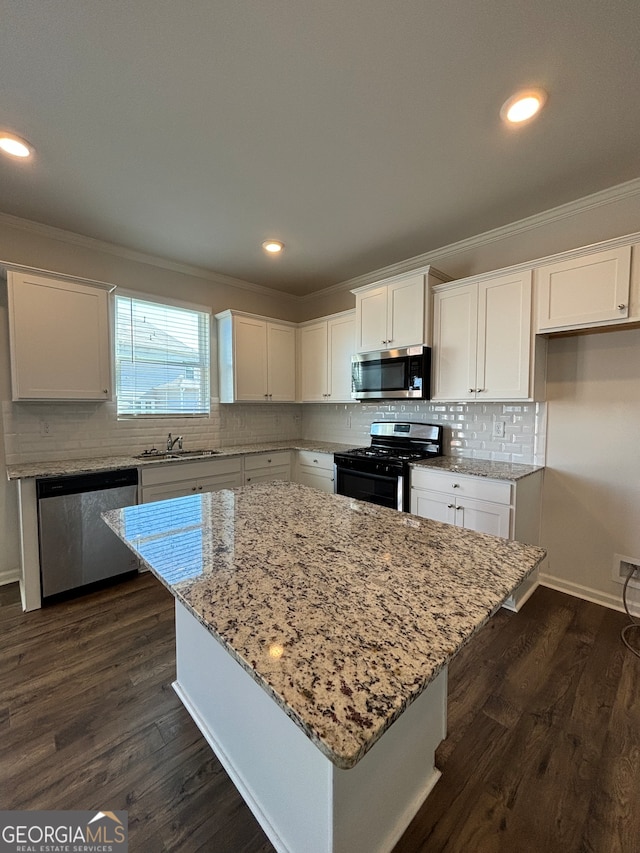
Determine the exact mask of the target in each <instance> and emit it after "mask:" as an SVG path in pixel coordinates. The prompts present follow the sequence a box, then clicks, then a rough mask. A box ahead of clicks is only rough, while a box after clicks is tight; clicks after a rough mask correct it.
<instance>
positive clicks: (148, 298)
mask: <svg viewBox="0 0 640 853" xmlns="http://www.w3.org/2000/svg"><path fill="white" fill-rule="evenodd" d="M111 295H112V299H111V311H110V326H111V338H112V344H111V348H110V349H111V369H112V375H113V387H114V402H115V404H116V418H117V420H123V421H124V420H126V421H131V420H135V419H142V420H152V419H155V420H161V419H167V418H173V419H174V420H175V418H210V417H211V404H212V383H213V379H214V367H215V365H214V352H213V350H214V336H213V309H212V307H211V306H210V305H200V304H198V303H195V302H186V301H184V300H182V299H173V298H172V297H169V296H166V297H165V296H158V295H157V294H148V293H141V292H140V291H135V290H126V289H124V288H122V289H121V288H117V289H115V290H114V291H113V293H112V294H111ZM119 296H121V297H124V298H126V299H134V300H137V301H139V302H149V303H152V304H155V305H162V306H168V307H172V308H181V309H182V310H186V311H198V312H200V313H202V314H206V315H207V319H208V322H207V330H208V335H209V381H208V389H209V393H208V396H207V400H206V402H207V411H206V412H174V413H170V412H120V411H118V399H119V396H120V395H119V390H120V388H119V382H118V370H117V356H116V349H117V338H118V336H117V326H116V322H117V310H116V299H117V298H118V297H119Z"/></svg>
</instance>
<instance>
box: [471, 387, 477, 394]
mask: <svg viewBox="0 0 640 853" xmlns="http://www.w3.org/2000/svg"><path fill="white" fill-rule="evenodd" d="M477 390H478V389H477V388H469V393H470V394H475V393H476V391H477Z"/></svg>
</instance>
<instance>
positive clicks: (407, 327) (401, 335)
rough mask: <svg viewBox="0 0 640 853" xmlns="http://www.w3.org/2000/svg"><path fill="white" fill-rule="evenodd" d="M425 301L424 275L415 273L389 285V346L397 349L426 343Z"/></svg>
mask: <svg viewBox="0 0 640 853" xmlns="http://www.w3.org/2000/svg"><path fill="white" fill-rule="evenodd" d="M424 301H425V286H424V275H414V276H411V277H410V278H405V279H402V280H401V281H398V282H394V283H393V284H390V285H389V286H388V296H387V306H388V308H387V310H388V320H387V344H388V346H389V347H392V348H393V349H396V348H397V347H410V346H415V345H417V344H423V343H424V339H425V330H424Z"/></svg>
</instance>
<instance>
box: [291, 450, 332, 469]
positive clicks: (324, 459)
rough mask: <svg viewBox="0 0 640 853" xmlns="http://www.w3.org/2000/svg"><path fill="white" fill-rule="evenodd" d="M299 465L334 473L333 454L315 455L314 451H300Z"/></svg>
mask: <svg viewBox="0 0 640 853" xmlns="http://www.w3.org/2000/svg"><path fill="white" fill-rule="evenodd" d="M298 464H299V465H304V466H306V467H308V468H318V469H322V470H324V471H331V472H333V454H332V453H314V452H313V451H312V450H299V451H298Z"/></svg>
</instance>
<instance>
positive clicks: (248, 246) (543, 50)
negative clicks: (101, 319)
mask: <svg viewBox="0 0 640 853" xmlns="http://www.w3.org/2000/svg"><path fill="white" fill-rule="evenodd" d="M0 21H1V26H0V81H1V84H0V92H1V96H0V127H1V128H4V129H9V130H13V131H14V132H17V133H19V134H21V135H23V136H25V137H26V138H27V139H28V140H29V141H30V142H31V143H32V144H33V145H34V146H35V149H36V157H35V159H34V162H33V163H31V164H26V163H18V162H16V161H10V160H8V159H7V158H4V157H3V158H1V160H2V162H0V187H1V191H0V210H1V211H2V212H4V213H8V214H12V215H14V216H19V217H23V218H25V219H29V220H34V221H36V222H42V223H46V224H48V225H53V226H56V227H58V228H64V229H67V230H70V231H73V232H76V233H79V234H84V235H87V236H90V237H95V238H98V239H101V240H106V241H109V242H112V243H117V244H120V245H123V246H127V247H130V248H132V249H137V250H140V251H143V252H147V253H151V254H154V255H158V256H161V257H164V258H168V259H171V260H174V261H179V262H184V263H188V264H193V265H197V266H200V267H204V268H206V269H209V270H212V271H216V272H219V273H224V274H226V275H229V276H234V277H236V278H240V279H243V280H245V281H250V282H254V283H257V284H262V285H265V286H268V287H271V288H275V289H278V290H283V291H287V292H290V293H296V294H300V295H302V294H306V293H309V292H312V291H314V290H319V289H322V288H324V287H328V286H330V285H332V284H335V283H337V282H340V281H344V280H347V279H350V278H353V277H355V276H358V275H361V274H364V273H367V272H369V271H371V270H374V269H378V268H380V267H383V266H387V265H390V264H393V263H397V262H399V261H402V260H404V259H406V258H409V257H412V256H414V255H418V254H422V253H426V252H429V251H431V250H433V249H435V248H437V247H439V246H443V245H446V244H448V243H451V242H454V241H457V240H460V239H463V238H465V237H469V236H472V235H474V234H479V233H481V232H483V231H486V230H488V229H491V228H495V227H498V226H501V225H505V224H507V223H509V222H513V221H515V220H518V219H521V218H524V217H526V216H529V215H532V214H535V213H538V212H540V211H543V210H547V209H549V208H551V207H554V206H557V205H559V204H563V203H565V202H568V201H572V200H574V199H577V198H581V197H583V196H585V195H589V194H591V193H593V192H596V191H598V190H601V189H604V188H606V187H610V186H613V185H615V184H618V183H622V182H624V181H627V180H630V179H632V178H636V177H638V176H639V175H640V145H639V144H638V140H639V139H640V102H639V100H638V92H640V62H639V61H638V56H639V54H638V45H639V44H640V14H639V12H638V0H609V2H607V3H598V2H594V0H562V2H560V3H559V2H557V0H537V2H536V0H533V2H532V0H526V2H524V0H491V2H484V3H481V2H478V3H474V2H465V3H460V2H451V0H401V2H391V0H314V2H310V0H298V2H293V0H189V2H188V3H177V2H174V0H134V1H133V2H131V0H108V2H105V0H55V2H42V0H0ZM529 86H542V87H543V88H544V89H545V90H546V91H547V92H548V93H549V100H548V103H547V106H546V108H545V110H544V111H543V113H542V114H541V115H540V117H539V118H538V119H537V120H536V121H535V122H532V123H530V124H529V125H527V126H524V127H520V128H517V129H514V128H512V129H508V128H507V127H505V126H504V125H503V124H502V123H501V122H500V119H499V116H498V113H499V110H500V107H501V105H502V103H503V102H504V101H505V100H506V98H507V97H509V96H510V95H511V94H512V93H513V92H514V91H515V90H516V89H518V88H520V87H529ZM267 237H275V238H278V239H280V240H282V241H284V243H285V245H286V248H285V251H284V253H283V254H282V255H281V256H280V257H268V256H266V255H265V254H264V252H263V251H262V250H261V248H260V244H261V242H262V241H263V240H264V239H266V238H267Z"/></svg>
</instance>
